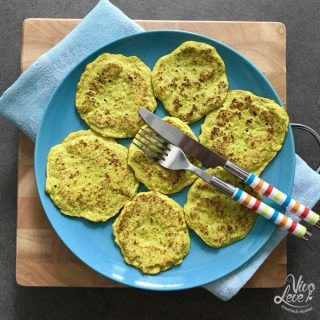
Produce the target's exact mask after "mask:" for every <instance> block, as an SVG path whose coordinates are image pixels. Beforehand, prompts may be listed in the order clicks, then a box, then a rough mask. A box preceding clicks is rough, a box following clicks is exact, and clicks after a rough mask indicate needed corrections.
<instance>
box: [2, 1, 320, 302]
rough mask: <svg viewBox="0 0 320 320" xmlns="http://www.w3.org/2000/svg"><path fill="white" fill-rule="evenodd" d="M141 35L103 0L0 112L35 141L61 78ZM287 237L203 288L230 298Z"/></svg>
mask: <svg viewBox="0 0 320 320" xmlns="http://www.w3.org/2000/svg"><path fill="white" fill-rule="evenodd" d="M141 31H143V29H142V28H141V27H140V26H138V25H137V24H136V23H135V22H133V21H131V20H130V19H129V18H128V17H127V16H125V15H124V14H123V13H122V12H121V11H120V10H119V9H118V8H116V7H115V6H113V5H112V4H111V3H110V2H109V1H107V0H101V1H100V2H99V3H98V5H97V6H96V7H95V8H94V9H93V10H92V11H91V12H90V13H89V14H88V15H87V16H86V17H85V19H84V20H83V21H82V22H81V23H80V24H79V25H78V26H77V27H76V28H75V29H74V30H73V31H71V33H70V34H69V35H68V36H67V37H66V38H65V39H64V40H62V41H61V42H60V43H59V44H57V45H56V46H55V47H54V48H53V49H51V50H50V51H49V52H47V53H46V54H44V55H42V56H41V57H40V58H39V59H38V60H37V61H36V62H35V63H34V64H33V65H32V66H30V67H29V68H28V70H27V71H25V72H24V73H23V74H22V75H21V76H20V77H19V79H18V80H17V81H16V82H15V83H14V84H13V85H12V86H11V87H10V88H9V89H8V90H7V91H6V92H5V93H4V94H3V96H2V97H1V98H0V114H1V115H3V116H5V117H6V118H8V119H9V120H11V121H12V122H13V123H14V124H15V125H16V126H17V127H18V128H19V129H20V130H22V131H23V132H24V133H25V134H27V135H28V136H29V137H30V138H31V139H33V140H34V139H35V137H36V134H37V132H38V128H39V123H40V120H41V117H42V115H43V112H44V111H45V109H46V107H47V103H48V101H49V99H50V96H51V95H52V94H53V92H54V90H55V89H56V87H57V86H58V84H59V82H60V81H61V80H62V79H63V78H64V77H65V75H66V74H67V73H68V72H69V71H70V70H71V69H72V68H73V67H74V66H75V65H77V64H78V63H79V62H80V61H81V60H82V59H83V58H84V57H86V56H87V55H89V54H90V53H92V52H93V51H95V50H97V49H98V48H100V47H102V46H104V45H106V44H107V43H108V42H111V41H114V40H116V39H118V38H121V37H124V36H127V35H130V34H133V33H137V32H141ZM296 161H297V162H296V177H295V185H294V190H293V197H295V198H296V199H297V200H300V201H301V202H302V203H304V204H306V205H308V206H310V207H313V206H314V205H315V203H316V202H317V201H318V199H319V198H320V176H319V175H318V174H317V173H315V172H314V171H313V170H312V169H311V168H310V167H308V165H307V164H306V163H305V162H304V161H303V160H302V159H301V158H299V157H298V156H297V160H296ZM285 236H286V235H285V233H283V232H282V231H280V230H277V232H276V233H275V234H274V236H273V237H272V239H270V241H269V242H268V243H267V244H266V245H265V246H264V248H263V249H261V250H260V252H259V253H257V254H256V255H255V256H254V257H253V258H252V259H251V260H250V261H249V262H248V263H246V264H245V265H244V266H242V267H241V268H239V269H238V270H236V271H234V272H233V273H232V274H230V275H228V276H226V277H224V278H223V279H221V280H219V281H215V282H212V283H210V284H208V285H206V286H205V288H206V289H208V290H209V291H211V292H212V293H213V294H215V295H216V296H217V297H219V298H221V299H223V300H228V299H231V298H232V297H233V296H234V295H235V294H236V293H237V292H238V291H239V290H240V289H241V288H242V287H243V285H244V284H245V283H246V282H247V281H248V280H249V279H250V278H251V276H252V275H253V274H254V272H255V271H256V270H257V269H258V268H259V266H260V265H261V264H262V263H263V261H264V260H265V259H266V258H267V257H268V256H269V254H270V253H271V252H272V250H273V249H274V248H275V247H276V246H277V244H278V243H279V242H280V241H281V240H282V239H283V238H284V237H285Z"/></svg>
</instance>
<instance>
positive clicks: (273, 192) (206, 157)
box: [139, 108, 320, 228]
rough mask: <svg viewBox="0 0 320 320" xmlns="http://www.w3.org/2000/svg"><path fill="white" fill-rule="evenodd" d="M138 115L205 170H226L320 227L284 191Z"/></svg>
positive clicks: (311, 213)
mask: <svg viewBox="0 0 320 320" xmlns="http://www.w3.org/2000/svg"><path fill="white" fill-rule="evenodd" d="M139 113H140V116H141V117H142V119H143V120H144V121H145V122H146V123H147V124H148V126H149V127H150V128H151V129H153V130H154V131H155V132H157V133H158V134H159V135H160V136H162V137H163V138H164V139H165V140H167V141H168V142H170V143H172V144H174V145H175V146H177V147H179V148H181V149H182V150H183V151H184V152H185V153H186V154H187V155H189V156H191V157H193V158H195V159H197V160H199V161H201V162H202V163H203V164H205V165H206V166H207V167H210V168H216V167H218V166H221V167H224V168H225V169H226V170H228V171H229V172H231V173H232V174H234V175H235V176H237V177H238V178H240V179H241V180H242V181H243V182H244V183H245V184H246V185H249V186H250V187H251V188H252V189H254V190H256V191H258V192H259V193H261V194H263V195H265V196H266V197H268V198H269V199H272V200H273V201H275V202H276V203H278V204H279V205H280V206H281V207H282V208H283V209H284V208H286V209H288V210H289V211H290V212H292V213H293V214H295V215H297V216H298V217H299V218H301V219H303V220H305V221H306V222H308V223H310V224H311V225H313V226H316V227H317V228H320V216H319V215H318V214H317V213H315V212H314V211H312V210H311V209H310V208H308V207H306V206H304V205H303V204H302V203H300V202H298V201H296V200H294V199H293V198H291V197H290V196H288V195H286V194H285V193H284V192H282V191H280V190H278V189H277V188H275V187H273V186H272V185H271V184H269V183H268V182H266V181H264V180H262V179H261V178H259V177H258V176H256V175H255V174H254V173H252V172H248V171H246V170H244V169H242V168H240V167H239V166H237V165H236V164H235V163H233V162H231V161H229V160H227V159H225V158H224V157H222V156H221V155H219V154H218V153H216V152H214V151H213V150H211V149H209V148H207V147H205V146H204V145H202V144H201V143H200V142H198V141H196V140H194V139H192V138H191V137H189V136H188V135H186V134H185V133H183V132H182V131H180V130H179V129H177V128H176V127H174V126H172V125H171V124H169V123H168V122H166V121H163V120H162V119H161V118H160V117H158V116H157V115H155V114H154V113H152V112H150V111H149V110H147V109H145V108H140V110H139Z"/></svg>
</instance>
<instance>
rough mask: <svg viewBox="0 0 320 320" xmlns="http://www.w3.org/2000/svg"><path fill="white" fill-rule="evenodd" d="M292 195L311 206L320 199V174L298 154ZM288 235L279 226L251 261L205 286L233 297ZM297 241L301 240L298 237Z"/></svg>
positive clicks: (223, 295)
mask: <svg viewBox="0 0 320 320" xmlns="http://www.w3.org/2000/svg"><path fill="white" fill-rule="evenodd" d="M292 197H293V198H294V199H296V200H298V201H300V202H301V203H303V204H304V205H306V206H308V207H309V208H312V207H314V206H315V204H316V203H317V202H318V200H319V199H320V175H319V174H318V173H316V172H315V171H314V170H312V169H311V168H310V167H309V166H308V165H307V164H306V163H305V162H304V161H303V160H302V159H301V158H300V157H299V156H298V155H296V173H295V177H294V185H293V190H292ZM288 215H289V216H291V218H296V217H295V216H294V215H292V214H288ZM286 235H287V233H286V232H285V231H282V230H281V229H280V228H277V229H276V231H275V233H274V235H273V236H272V237H271V239H270V240H269V241H268V242H267V243H266V244H265V245H264V247H263V248H262V249H261V250H260V251H259V252H258V253H257V254H256V255H255V256H254V257H253V258H252V259H250V260H249V262H247V263H246V264H244V265H243V266H242V267H240V268H239V269H237V270H236V271H234V272H232V273H230V274H229V275H227V276H226V277H224V278H222V279H220V280H217V281H214V282H211V283H209V284H207V285H206V286H204V287H205V288H206V289H207V290H209V291H210V292H212V293H213V294H214V295H216V296H217V297H218V298H220V299H222V300H225V301H226V300H229V299H231V298H232V297H233V296H235V295H236V294H237V293H238V291H239V290H240V289H241V288H242V287H243V286H244V285H245V284H246V282H247V281H248V280H249V279H250V278H251V277H252V275H253V274H254V273H255V272H256V271H257V269H258V268H259V267H260V266H261V264H262V263H263V262H264V260H265V259H266V258H268V256H269V255H270V253H271V252H272V251H273V249H274V248H275V247H276V246H277V245H278V244H279V243H280V242H281V240H283V239H284V238H285V237H286ZM296 241H301V240H299V239H296Z"/></svg>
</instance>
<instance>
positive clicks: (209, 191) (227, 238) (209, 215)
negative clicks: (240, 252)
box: [184, 167, 259, 248]
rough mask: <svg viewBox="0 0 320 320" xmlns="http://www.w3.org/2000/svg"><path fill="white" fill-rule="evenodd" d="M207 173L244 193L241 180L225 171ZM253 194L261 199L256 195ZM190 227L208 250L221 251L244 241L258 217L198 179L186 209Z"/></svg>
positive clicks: (212, 170)
mask: <svg viewBox="0 0 320 320" xmlns="http://www.w3.org/2000/svg"><path fill="white" fill-rule="evenodd" d="M207 172H208V173H210V174H213V175H215V176H216V177H218V178H220V179H221V180H223V181H225V182H228V183H231V184H233V185H235V186H237V187H240V188H242V189H246V190H247V191H249V189H248V188H244V185H243V184H242V183H241V184H240V183H239V180H238V179H237V178H236V177H235V176H234V175H232V174H231V173H229V172H227V171H226V170H224V169H222V168H221V167H217V168H215V169H208V170H207ZM250 193H251V194H253V195H255V196H256V197H259V195H258V194H257V193H254V192H252V190H250ZM184 213H185V218H186V221H187V224H188V226H189V227H190V228H191V229H193V230H194V231H195V233H196V234H197V235H198V236H199V237H200V238H201V239H202V240H203V241H204V242H205V243H206V244H207V245H209V246H211V247H215V248H219V247H223V246H226V245H228V244H231V243H233V242H235V241H237V240H240V239H243V238H244V237H245V236H246V235H247V234H248V232H249V231H250V229H251V227H252V226H253V224H254V222H255V219H256V213H254V212H253V211H251V210H249V209H247V208H245V207H243V206H242V205H241V204H239V203H238V202H236V201H234V200H233V199H231V198H230V197H229V196H227V195H225V194H224V193H222V192H221V191H219V190H218V189H217V188H214V187H212V186H210V185H209V184H208V183H206V182H205V181H203V180H202V179H200V178H198V179H197V180H196V181H195V183H194V184H193V185H192V186H191V188H190V190H189V193H188V196H187V202H186V204H185V206H184Z"/></svg>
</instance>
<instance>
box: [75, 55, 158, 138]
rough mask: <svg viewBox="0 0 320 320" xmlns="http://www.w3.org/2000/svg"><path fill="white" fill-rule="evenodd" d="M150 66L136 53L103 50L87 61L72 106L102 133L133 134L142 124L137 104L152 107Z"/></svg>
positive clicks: (89, 124) (123, 135)
mask: <svg viewBox="0 0 320 320" xmlns="http://www.w3.org/2000/svg"><path fill="white" fill-rule="evenodd" d="M156 105H157V103H156V100H155V98H154V95H153V89H152V83H151V70H150V69H149V68H148V67H147V66H146V65H145V64H144V63H143V62H142V61H141V60H139V59H138V58H137V57H135V56H132V57H125V56H123V55H121V54H109V53H105V54H102V55H101V56H99V57H98V58H97V59H96V60H94V61H93V62H91V63H89V64H88V65H87V67H86V69H85V71H84V73H83V74H82V76H81V79H80V81H79V83H78V86H77V95H76V107H77V110H78V111H79V113H80V116H81V117H82V118H83V120H84V121H85V122H86V123H87V124H88V126H89V127H90V128H91V129H92V130H94V131H96V132H98V133H100V134H101V135H103V136H104V137H113V138H127V137H133V136H134V135H135V134H136V133H137V131H138V130H139V128H140V127H141V126H142V125H143V120H142V119H141V117H140V116H139V114H138V110H139V108H141V107H145V108H147V109H148V110H150V111H153V110H154V109H155V108H156Z"/></svg>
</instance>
